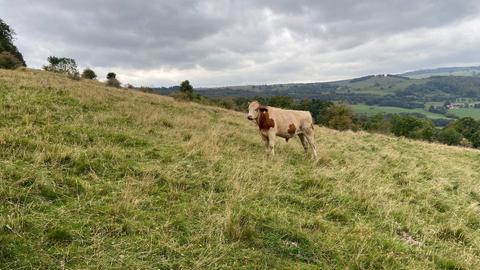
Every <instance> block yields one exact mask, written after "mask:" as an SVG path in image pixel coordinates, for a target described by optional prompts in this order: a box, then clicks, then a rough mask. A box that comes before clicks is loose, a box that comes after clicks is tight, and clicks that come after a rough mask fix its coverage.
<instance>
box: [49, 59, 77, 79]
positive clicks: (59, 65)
mask: <svg viewBox="0 0 480 270" xmlns="http://www.w3.org/2000/svg"><path fill="white" fill-rule="evenodd" d="M47 60H48V65H46V66H43V69H45V70H46V71H51V72H57V73H65V74H69V75H73V74H76V73H77V74H78V70H77V63H76V62H75V60H74V59H72V58H68V57H56V56H49V57H48V58H47Z"/></svg>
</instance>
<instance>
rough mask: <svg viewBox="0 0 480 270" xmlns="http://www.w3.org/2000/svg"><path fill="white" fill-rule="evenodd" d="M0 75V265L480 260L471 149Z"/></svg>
mask: <svg viewBox="0 0 480 270" xmlns="http://www.w3.org/2000/svg"><path fill="white" fill-rule="evenodd" d="M315 132H316V144H317V147H318V150H319V156H320V158H319V160H318V162H316V163H314V162H312V161H310V160H309V159H305V158H304V156H303V152H302V148H301V146H300V143H299V142H298V139H296V140H291V141H290V142H289V143H285V142H284V141H280V142H279V143H278V148H277V151H276V152H277V155H276V156H275V157H274V158H272V159H268V158H266V157H265V153H264V149H263V146H262V143H261V139H260V138H259V136H258V134H257V127H256V126H255V125H253V124H252V123H251V122H249V121H247V120H246V119H245V115H244V114H243V113H239V112H234V111H229V110H225V109H221V108H217V107H209V106H202V105H198V104H195V103H188V102H178V101H175V100H174V99H172V98H170V97H164V96H159V95H153V94H148V93H143V92H136V91H132V90H127V89H116V88H108V87H105V86H104V85H103V84H102V83H99V82H96V81H89V80H81V81H74V80H70V79H68V78H66V77H65V76H62V75H59V74H53V73H48V72H45V71H37V70H29V69H23V70H17V71H6V70H0V217H1V219H0V269H20V268H37V269H47V268H68V269H72V268H90V269H98V268H102V269H105V268H124V269H151V268H157V269H272V268H276V269H345V268H351V269H385V268H386V269H436V268H437V269H478V265H480V249H479V247H480V206H479V203H480V185H479V182H478V179H480V170H479V169H478V164H479V162H480V155H479V154H480V152H479V151H477V150H473V149H466V148H459V147H450V146H444V145H439V144H431V143H426V142H420V141H411V140H407V139H400V138H393V137H388V136H383V135H376V134H369V133H364V132H357V133H354V132H350V131H347V132H338V131H334V130H330V129H327V128H323V127H316V129H315Z"/></svg>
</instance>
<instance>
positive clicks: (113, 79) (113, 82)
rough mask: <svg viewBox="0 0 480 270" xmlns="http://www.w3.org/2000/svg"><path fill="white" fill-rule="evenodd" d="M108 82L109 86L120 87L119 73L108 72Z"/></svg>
mask: <svg viewBox="0 0 480 270" xmlns="http://www.w3.org/2000/svg"><path fill="white" fill-rule="evenodd" d="M106 84H107V86H111V87H116V88H120V86H121V83H120V81H119V80H117V74H115V73H113V72H109V73H108V74H107V82H106Z"/></svg>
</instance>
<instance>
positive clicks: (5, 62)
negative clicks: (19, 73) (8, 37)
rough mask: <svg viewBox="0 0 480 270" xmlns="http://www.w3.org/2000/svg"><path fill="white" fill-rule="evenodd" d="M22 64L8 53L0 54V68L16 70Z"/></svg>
mask: <svg viewBox="0 0 480 270" xmlns="http://www.w3.org/2000/svg"><path fill="white" fill-rule="evenodd" d="M22 66H23V63H22V62H21V61H20V60H18V59H17V58H16V57H15V56H14V55H13V54H11V53H9V52H1V53H0V68H4V69H16V68H19V67H22Z"/></svg>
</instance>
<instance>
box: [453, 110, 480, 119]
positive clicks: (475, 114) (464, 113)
mask: <svg viewBox="0 0 480 270" xmlns="http://www.w3.org/2000/svg"><path fill="white" fill-rule="evenodd" d="M448 112H450V113H452V114H455V115H456V116H458V117H472V118H475V119H480V109H475V108H460V109H454V110H449V111H448Z"/></svg>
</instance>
